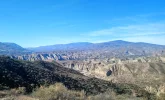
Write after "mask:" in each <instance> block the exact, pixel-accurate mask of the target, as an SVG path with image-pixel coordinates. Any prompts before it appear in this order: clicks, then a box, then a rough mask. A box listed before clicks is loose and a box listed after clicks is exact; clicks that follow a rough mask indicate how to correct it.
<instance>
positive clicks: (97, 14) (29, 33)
mask: <svg viewBox="0 0 165 100" xmlns="http://www.w3.org/2000/svg"><path fill="white" fill-rule="evenodd" d="M112 40H126V41H132V42H148V43H155V44H163V45H165V0H0V42H14V43H17V44H19V45H21V46H23V47H37V46H44V45H52V44H66V43H71V42H93V43H98V42H105V41H112Z"/></svg>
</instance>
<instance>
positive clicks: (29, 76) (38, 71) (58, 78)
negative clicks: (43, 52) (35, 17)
mask: <svg viewBox="0 0 165 100" xmlns="http://www.w3.org/2000/svg"><path fill="white" fill-rule="evenodd" d="M56 82H61V83H63V84H64V85H65V86H66V87H67V88H69V89H73V90H84V91H85V92H86V93H87V94H99V93H102V92H105V91H107V90H108V89H112V90H114V91H115V92H116V93H117V94H129V95H131V94H132V91H134V93H136V96H137V97H146V98H148V99H150V98H151V97H153V95H152V94H149V93H148V92H146V91H145V90H143V89H142V88H139V87H138V86H136V85H131V84H114V83H112V82H107V81H104V80H101V79H97V78H89V77H86V76H84V75H82V74H80V73H79V72H77V71H73V70H72V69H67V68H64V67H62V66H61V65H59V64H58V63H55V62H53V63H49V62H44V61H35V62H28V61H18V60H14V59H11V58H9V57H0V84H1V85H5V86H8V87H10V88H15V87H19V86H24V87H26V89H27V91H31V90H32V88H34V87H36V86H40V85H44V84H54V83H56Z"/></svg>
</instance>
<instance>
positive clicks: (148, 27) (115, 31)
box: [88, 23, 165, 37]
mask: <svg viewBox="0 0 165 100" xmlns="http://www.w3.org/2000/svg"><path fill="white" fill-rule="evenodd" d="M160 34H165V24H162V23H150V24H143V25H128V26H118V27H112V28H109V29H103V30H98V31H93V32H88V35H89V36H92V37H97V36H115V37H133V36H146V35H160Z"/></svg>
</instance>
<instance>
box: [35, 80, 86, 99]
mask: <svg viewBox="0 0 165 100" xmlns="http://www.w3.org/2000/svg"><path fill="white" fill-rule="evenodd" d="M32 96H33V97H37V98H39V100H85V98H86V97H85V93H84V92H83V91H81V92H80V91H71V90H68V89H67V88H66V87H65V86H64V85H63V84H62V83H56V84H55V85H50V86H49V87H45V86H41V87H40V88H38V89H37V90H36V91H34V92H33V93H32Z"/></svg>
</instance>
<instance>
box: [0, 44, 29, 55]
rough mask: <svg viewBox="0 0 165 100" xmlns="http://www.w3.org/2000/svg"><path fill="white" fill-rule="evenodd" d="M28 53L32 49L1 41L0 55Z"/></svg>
mask: <svg viewBox="0 0 165 100" xmlns="http://www.w3.org/2000/svg"><path fill="white" fill-rule="evenodd" d="M27 53H30V51H29V50H27V49H25V48H23V47H21V46H19V45H17V44H15V43H7V42H0V55H18V54H27Z"/></svg>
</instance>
